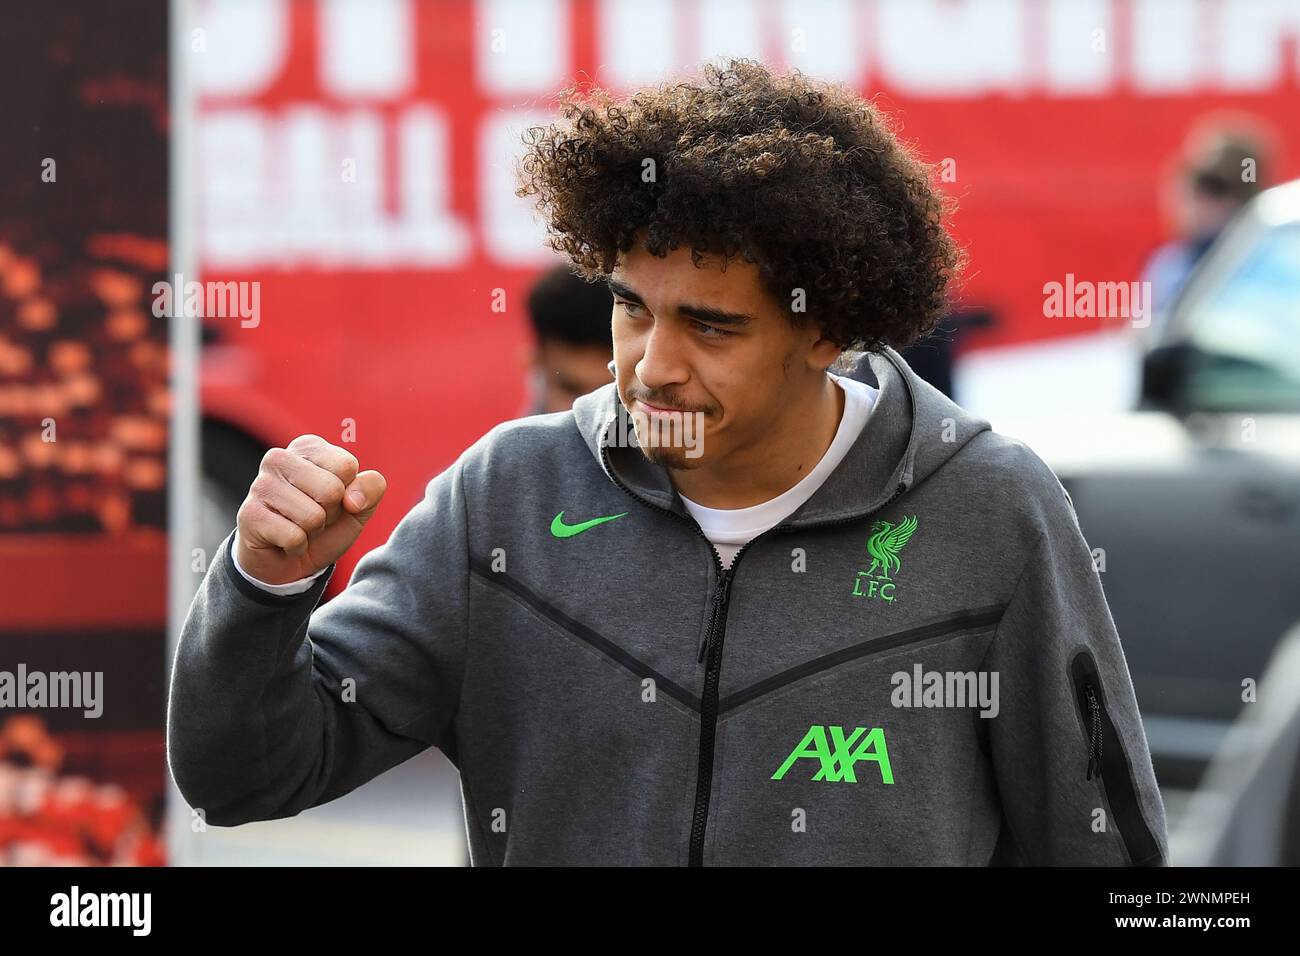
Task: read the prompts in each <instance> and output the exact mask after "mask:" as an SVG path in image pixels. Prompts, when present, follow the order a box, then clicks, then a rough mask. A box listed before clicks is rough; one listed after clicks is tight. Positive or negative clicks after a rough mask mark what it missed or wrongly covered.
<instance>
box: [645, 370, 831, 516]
mask: <svg viewBox="0 0 1300 956" xmlns="http://www.w3.org/2000/svg"><path fill="white" fill-rule="evenodd" d="M843 414H844V390H843V389H842V388H840V387H839V386H838V385H836V384H835V382H834V381H833V380H832V379H831V377H830V376H829V375H823V376H822V382H821V383H820V385H818V386H817V387H816V390H815V392H814V393H813V396H812V398H811V399H810V401H809V402H807V403H804V402H792V403H790V405H789V406H787V411H786V412H785V413H783V415H782V417H781V419H780V421H778V422H777V423H775V425H774V426H773V427H769V428H765V429H764V431H763V437H762V440H761V441H759V442H756V443H754V444H752V445H748V446H745V447H741V448H737V449H734V450H733V451H732V452H731V453H730V454H728V455H727V456H726V458H725V460H722V461H718V462H714V463H711V464H708V465H702V466H701V467H699V468H688V469H682V468H671V469H669V475H670V476H671V478H672V481H673V485H674V486H675V487H676V488H677V491H678V492H679V493H680V494H681V495H683V496H684V497H686V498H689V499H691V500H692V501H694V502H696V503H697V504H701V505H703V506H704V507H706V508H723V509H734V508H750V507H753V506H754V505H759V504H762V503H763V502H765V501H771V500H772V499H773V498H775V497H776V496H777V495H780V494H784V493H785V492H787V491H789V490H790V489H791V488H793V487H794V486H795V485H797V484H798V483H799V482H800V481H802V480H803V479H804V478H806V477H807V475H808V472H810V471H811V470H812V469H813V468H814V467H815V466H816V464H817V462H819V461H821V460H822V457H823V456H824V455H825V454H826V450H827V449H828V448H830V446H831V442H832V441H834V440H835V433H836V432H837V431H838V430H839V427H840V418H841V417H842V416H843Z"/></svg>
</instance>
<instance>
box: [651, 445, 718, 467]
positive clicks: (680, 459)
mask: <svg viewBox="0 0 1300 956" xmlns="http://www.w3.org/2000/svg"><path fill="white" fill-rule="evenodd" d="M640 448H641V453H642V454H643V455H645V456H646V458H647V459H649V460H650V461H651V462H652V463H654V464H656V465H661V466H663V467H664V468H672V469H675V470H677V471H689V470H690V469H692V468H699V467H700V465H702V464H703V463H704V456H703V455H696V456H695V457H690V456H688V455H687V454H686V452H687V449H685V448H669V447H665V446H650V447H647V446H645V445H641V446H640Z"/></svg>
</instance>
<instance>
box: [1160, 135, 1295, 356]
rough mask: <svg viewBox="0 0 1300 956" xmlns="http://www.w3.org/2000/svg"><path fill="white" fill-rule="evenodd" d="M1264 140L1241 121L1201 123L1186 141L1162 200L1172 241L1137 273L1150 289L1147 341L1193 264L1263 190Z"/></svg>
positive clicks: (1267, 158)
mask: <svg viewBox="0 0 1300 956" xmlns="http://www.w3.org/2000/svg"><path fill="white" fill-rule="evenodd" d="M1268 139H1269V137H1267V135H1266V134H1265V133H1264V132H1263V131H1262V130H1260V129H1257V128H1255V127H1254V126H1253V125H1252V124H1249V123H1247V122H1246V121H1243V120H1235V121H1233V122H1232V124H1231V125H1228V124H1227V123H1226V121H1217V120H1216V121H1211V122H1207V123H1203V124H1202V125H1200V126H1198V127H1197V128H1196V129H1195V130H1193V131H1192V133H1191V134H1190V135H1189V136H1188V137H1187V139H1186V141H1185V143H1184V146H1183V158H1182V160H1181V161H1180V163H1179V165H1178V167H1177V169H1176V171H1175V173H1174V175H1173V177H1172V178H1171V181H1170V182H1169V183H1168V187H1167V192H1166V194H1165V196H1164V197H1163V202H1164V204H1165V207H1166V210H1167V215H1168V218H1169V219H1170V220H1171V221H1172V224H1173V227H1174V230H1175V231H1176V233H1177V238H1175V239H1172V240H1170V241H1169V242H1167V243H1165V244H1164V245H1162V246H1160V247H1159V248H1157V249H1156V250H1155V252H1153V253H1152V254H1151V257H1150V258H1149V259H1148V260H1147V263H1146V265H1145V266H1144V267H1143V270H1142V281H1144V282H1150V283H1151V286H1150V290H1151V291H1150V301H1151V311H1152V316H1151V324H1150V326H1149V327H1148V328H1146V329H1145V330H1144V331H1145V332H1146V334H1147V336H1149V337H1150V338H1151V339H1152V340H1154V339H1155V338H1157V337H1158V335H1159V332H1160V330H1161V329H1162V328H1163V327H1164V325H1165V321H1166V320H1167V319H1168V317H1169V312H1170V310H1171V308H1172V307H1173V305H1174V303H1175V302H1176V301H1177V299H1178V296H1179V294H1180V293H1181V292H1182V290H1183V286H1184V284H1185V283H1186V281H1187V277H1188V276H1189V275H1191V272H1192V269H1193V268H1195V266H1196V264H1197V262H1199V261H1200V259H1201V257H1202V256H1203V255H1204V254H1205V252H1206V251H1207V250H1208V249H1209V248H1210V246H1212V245H1213V244H1214V240H1215V239H1217V238H1218V237H1219V233H1220V232H1222V231H1223V228H1224V227H1225V226H1226V225H1227V224H1228V223H1229V222H1230V221H1231V220H1232V217H1233V216H1235V215H1236V214H1237V210H1239V209H1240V208H1241V207H1242V206H1244V205H1245V204H1246V203H1247V202H1248V201H1249V200H1250V199H1251V198H1252V197H1254V196H1255V194H1256V193H1258V192H1259V191H1260V189H1262V188H1264V185H1266V184H1267V181H1268V172H1269V170H1270V169H1271V166H1272V149H1271V147H1270V146H1269V145H1268Z"/></svg>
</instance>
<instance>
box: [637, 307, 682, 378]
mask: <svg viewBox="0 0 1300 956" xmlns="http://www.w3.org/2000/svg"><path fill="white" fill-rule="evenodd" d="M633 371H634V372H635V373H636V377H637V378H638V379H640V380H641V384H642V385H644V386H645V387H646V388H648V389H654V390H656V391H657V390H660V389H664V388H670V387H672V386H676V385H684V384H685V383H686V381H687V380H688V379H689V378H690V374H689V372H688V371H687V366H686V362H685V361H684V360H683V357H682V348H681V340H680V338H679V337H678V336H677V335H676V334H675V333H674V331H673V330H672V329H671V328H670V327H669V326H668V324H667V323H663V322H655V323H654V325H653V326H652V327H651V329H650V332H649V334H648V335H646V338H645V347H644V349H643V350H642V352H641V359H640V361H638V362H637V363H636V365H635V366H633Z"/></svg>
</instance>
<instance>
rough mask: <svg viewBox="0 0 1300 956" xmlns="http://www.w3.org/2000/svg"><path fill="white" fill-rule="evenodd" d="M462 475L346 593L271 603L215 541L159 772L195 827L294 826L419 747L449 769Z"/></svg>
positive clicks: (461, 644) (192, 617)
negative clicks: (293, 820)
mask: <svg viewBox="0 0 1300 956" xmlns="http://www.w3.org/2000/svg"><path fill="white" fill-rule="evenodd" d="M460 465H461V463H460V462H457V464H456V465H453V466H452V467H451V468H449V469H447V470H446V471H444V472H443V473H442V474H440V475H439V476H438V477H436V478H434V479H432V480H431V481H430V482H429V483H428V485H427V486H426V488H425V493H424V496H423V499H422V500H421V501H419V502H418V503H417V504H416V505H415V507H413V508H412V509H411V510H410V511H409V512H408V513H407V514H406V515H405V516H404V517H403V518H402V520H401V521H400V523H399V524H398V525H397V527H396V528H395V529H394V531H393V533H392V534H391V536H390V537H389V539H388V541H387V542H386V543H384V544H383V545H381V546H380V547H378V548H376V549H374V550H372V551H370V552H369V553H367V554H366V555H365V556H364V557H362V559H361V560H360V561H359V562H358V563H357V565H356V568H355V571H354V572H353V575H352V579H351V581H350V582H349V585H348V587H347V588H346V589H345V590H344V591H343V592H342V593H340V594H339V595H338V596H336V597H335V598H334V599H333V600H331V601H329V602H328V603H326V604H324V605H323V606H321V607H319V608H317V607H316V605H317V602H318V601H319V600H320V598H321V595H322V593H323V592H324V590H325V587H326V584H327V583H328V581H329V579H330V578H331V577H332V576H333V573H334V567H335V566H334V565H331V566H330V567H329V569H328V570H327V571H326V573H324V574H322V575H320V577H318V578H317V579H316V580H315V581H314V582H313V583H312V586H311V588H310V589H309V590H307V591H306V592H304V593H302V594H300V595H292V596H287V597H286V596H279V595H274V594H270V593H268V592H266V591H263V590H262V589H260V588H258V587H257V586H256V585H254V584H252V583H251V582H249V581H248V580H246V579H245V578H243V577H242V576H241V575H240V574H239V572H238V570H237V569H236V568H235V566H234V561H233V557H232V555H231V553H230V546H231V539H232V538H233V536H234V532H232V533H231V534H230V535H228V536H227V537H226V539H225V541H223V542H222V544H221V546H220V548H219V549H218V551H217V554H216V555H215V557H214V560H213V562H212V565H211V566H210V568H209V569H208V571H207V574H206V575H205V576H204V578H203V581H202V583H201V584H200V586H199V589H198V592H197V594H196V595H195V597H194V600H193V603H192V604H191V606H190V610H189V614H188V616H187V617H186V621H185V624H184V627H183V628H182V631H181V636H180V641H179V643H178V645H177V649H176V656H175V661H174V664H173V669H172V676H171V690H170V694H169V699H168V712H167V758H168V763H169V766H170V768H171V772H172V775H173V777H174V779H175V781H176V785H177V787H178V788H179V789H180V792H181V794H182V795H183V796H184V797H185V799H186V800H187V801H188V802H189V803H190V805H191V806H192V807H194V808H195V809H201V810H202V811H203V813H204V819H205V820H206V822H208V823H210V824H213V825H216V826H235V825H238V824H241V823H247V822H250V821H253V820H271V819H277V818H280V817H289V816H294V815H296V814H298V813H300V812H301V811H303V810H305V809H307V808H309V807H314V806H317V805H319V804H322V803H326V802H328V801H330V800H333V799H335V798H337V797H340V796H343V795H344V794H346V793H348V792H350V791H352V790H354V789H355V788H357V787H359V786H360V785H361V784H363V783H365V782H366V781H368V780H370V779H372V778H373V777H375V776H378V775H379V774H380V773H383V772H384V771H385V770H388V769H390V768H391V767H394V766H396V765H397V764H399V763H401V762H403V761H404V760H407V759H408V758H410V757H412V756H414V755H416V754H418V753H420V752H421V751H423V750H425V749H427V748H428V747H430V746H437V747H438V748H439V749H441V750H442V751H443V752H444V753H446V754H447V756H448V757H449V758H450V759H451V760H452V761H453V763H454V762H456V760H457V757H456V753H455V746H454V741H455V734H454V730H453V720H454V717H455V714H456V710H457V707H458V704H459V698H460V689H461V684H462V676H463V672H464V665H465V642H466V634H467V630H468V627H467V621H468V587H469V585H468V580H469V579H468V571H469V567H468V555H467V549H466V540H467V534H466V514H465V508H464V500H463V497H462V492H461V485H460Z"/></svg>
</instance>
